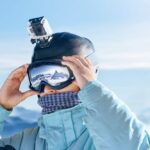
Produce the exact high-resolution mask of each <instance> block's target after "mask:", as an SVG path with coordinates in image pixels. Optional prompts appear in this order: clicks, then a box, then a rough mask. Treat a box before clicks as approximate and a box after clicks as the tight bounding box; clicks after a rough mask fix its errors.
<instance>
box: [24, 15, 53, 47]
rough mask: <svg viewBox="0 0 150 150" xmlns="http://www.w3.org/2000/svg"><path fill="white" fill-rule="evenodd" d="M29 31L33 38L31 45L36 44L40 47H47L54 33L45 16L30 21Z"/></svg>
mask: <svg viewBox="0 0 150 150" xmlns="http://www.w3.org/2000/svg"><path fill="white" fill-rule="evenodd" d="M27 30H28V33H29V36H30V38H31V43H32V44H34V43H36V44H38V45H40V47H46V45H47V44H48V43H49V40H50V37H51V35H52V33H53V32H52V29H51V27H50V26H49V23H48V21H47V19H45V18H44V16H42V17H38V18H33V19H29V21H28V28H27Z"/></svg>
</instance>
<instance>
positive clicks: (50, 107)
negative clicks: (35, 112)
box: [38, 92, 80, 115]
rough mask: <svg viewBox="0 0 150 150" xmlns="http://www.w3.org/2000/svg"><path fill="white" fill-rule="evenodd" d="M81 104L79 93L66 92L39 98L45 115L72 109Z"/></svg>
mask: <svg viewBox="0 0 150 150" xmlns="http://www.w3.org/2000/svg"><path fill="white" fill-rule="evenodd" d="M79 103H80V100H79V98H78V92H64V93H56V94H49V95H46V96H41V97H40V96H39V97H38V104H39V105H40V106H41V107H42V114H43V115H44V114H49V113H52V112H55V111H57V110H61V109H66V108H71V107H74V106H76V105H78V104H79Z"/></svg>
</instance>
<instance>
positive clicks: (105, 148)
mask: <svg viewBox="0 0 150 150" xmlns="http://www.w3.org/2000/svg"><path fill="white" fill-rule="evenodd" d="M70 38H71V40H70ZM56 41H57V42H56ZM58 41H59V42H58ZM62 41H63V42H62ZM77 41H78V42H77ZM51 42H52V43H53V44H54V45H55V44H56V45H57V44H58V43H59V46H58V45H57V46H56V47H57V48H58V51H60V47H61V48H62V49H63V46H64V47H65V48H64V49H67V47H68V45H69V49H67V51H64V53H63V54H57V55H61V56H62V60H61V63H62V65H65V66H68V67H69V68H70V69H71V70H72V72H73V75H74V76H75V80H73V81H72V82H71V83H70V84H69V85H68V86H66V87H64V88H62V89H59V90H54V89H53V88H51V87H50V86H48V85H46V84H45V86H44V91H43V92H42V93H38V92H36V91H31V90H29V91H26V92H21V91H19V87H20V84H21V82H22V81H23V79H24V77H25V76H26V74H27V68H28V65H23V66H21V67H19V68H18V69H16V70H15V71H13V72H12V73H11V74H10V75H9V77H8V78H7V80H6V81H5V83H4V85H3V86H2V88H1V90H0V105H1V109H0V130H1V131H2V130H3V123H4V119H6V117H7V116H8V115H9V114H10V113H11V111H12V109H13V107H15V106H16V105H17V104H19V103H20V102H21V101H23V100H25V99H26V98H27V97H29V96H32V95H35V94H36V95H38V103H39V104H40V106H41V107H42V108H43V110H42V113H43V116H42V117H41V118H39V121H38V127H36V128H33V129H26V130H24V131H23V132H21V133H18V134H16V135H15V136H13V137H10V138H7V139H1V141H0V145H1V147H5V148H8V147H9V148H10V147H11V148H12V147H13V148H15V149H17V150H47V149H48V150H65V149H67V150H148V149H150V142H149V135H148V133H147V131H146V130H145V128H144V126H143V125H142V123H141V122H140V121H138V119H137V118H136V117H135V116H134V114H133V113H132V112H131V111H130V110H129V108H128V107H127V106H126V105H125V104H124V103H123V102H122V101H120V100H119V99H118V97H117V96H116V95H115V94H114V93H112V92H111V91H110V90H109V89H107V88H106V87H105V86H104V85H103V84H102V83H101V82H99V81H98V80H97V79H96V73H95V70H94V66H93V64H92V62H91V61H89V60H88V58H85V57H83V56H82V55H72V54H69V55H67V54H68V53H67V52H68V51H69V50H71V49H74V50H75V51H76V50H82V49H83V48H84V49H86V50H88V49H90V48H92V46H91V47H89V43H91V42H90V41H89V40H88V39H85V38H82V37H79V36H77V35H73V34H70V33H58V34H54V36H53V39H52V41H51ZM53 44H52V45H53ZM87 45H88V46H87ZM66 46H67V47H66ZM56 47H55V48H56ZM52 49H54V47H53V46H52ZM50 52H51V51H49V53H47V55H48V56H50V57H51V55H52V54H51V53H50ZM43 53H44V52H43ZM43 53H42V55H41V53H40V54H39V52H37V51H35V52H34V55H33V58H32V63H34V62H36V61H38V60H39V59H40V60H42V59H43V60H45V59H46V58H47V55H46V56H45V55H44V54H43ZM65 54H66V55H67V56H66V55H65ZM57 55H56V56H57ZM65 56H66V57H65ZM32 86H33V84H32ZM70 97H71V98H70ZM56 102H57V103H56ZM52 103H53V104H52ZM54 104H55V105H54ZM54 106H57V107H54ZM8 145H9V146H8Z"/></svg>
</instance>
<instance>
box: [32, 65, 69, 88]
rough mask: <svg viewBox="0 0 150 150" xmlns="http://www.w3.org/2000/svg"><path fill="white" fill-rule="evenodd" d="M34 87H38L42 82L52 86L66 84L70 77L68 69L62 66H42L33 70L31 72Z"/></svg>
mask: <svg viewBox="0 0 150 150" xmlns="http://www.w3.org/2000/svg"><path fill="white" fill-rule="evenodd" d="M30 75H31V83H32V86H33V87H38V86H39V85H40V84H41V82H46V83H48V84H50V85H52V86H55V85H59V84H60V83H62V82H65V81H67V80H68V78H69V77H70V73H69V71H68V69H67V68H66V67H62V66H56V65H55V66H41V67H37V68H33V69H32V70H31V72H30Z"/></svg>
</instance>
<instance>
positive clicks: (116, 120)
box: [78, 80, 150, 150]
mask: <svg viewBox="0 0 150 150" xmlns="http://www.w3.org/2000/svg"><path fill="white" fill-rule="evenodd" d="M78 96H79V98H80V100H81V101H82V104H81V105H82V106H83V107H84V108H85V111H86V116H85V118H84V122H85V125H86V126H87V128H88V130H89V133H90V135H91V137H92V138H93V142H94V144H95V146H96V149H98V150H99V149H101V150H103V149H104V150H106V149H107V150H118V149H119V150H149V149H150V139H149V134H148V132H147V131H146V129H145V127H144V125H143V124H142V123H141V122H140V121H139V120H138V119H137V118H136V116H135V115H134V113H133V112H132V111H131V110H130V109H129V108H128V107H127V105H126V104H124V103H123V102H122V101H121V100H120V99H119V98H118V97H117V96H116V95H115V94H114V93H113V92H112V91H111V90H109V89H108V88H106V87H105V86H104V85H103V84H102V83H100V82H99V81H97V80H94V81H91V82H89V83H87V85H86V86H84V87H83V88H82V89H81V91H80V92H79V94H78Z"/></svg>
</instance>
